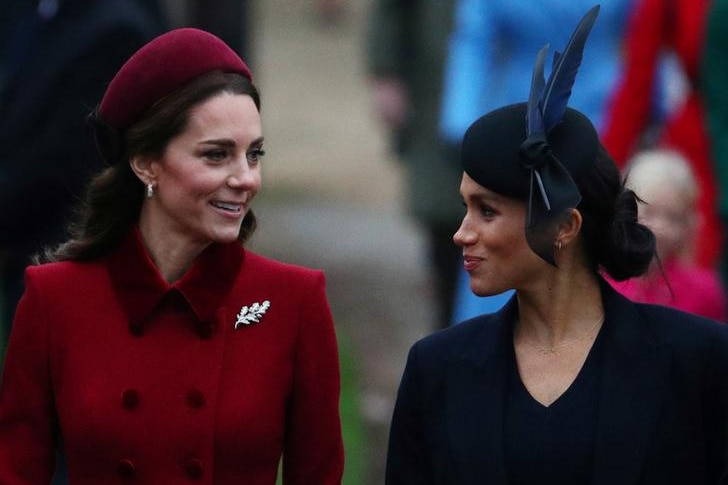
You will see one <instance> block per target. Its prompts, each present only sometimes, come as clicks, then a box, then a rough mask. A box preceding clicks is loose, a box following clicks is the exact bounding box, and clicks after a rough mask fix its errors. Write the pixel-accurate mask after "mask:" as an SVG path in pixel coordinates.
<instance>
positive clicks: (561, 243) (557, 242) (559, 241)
mask: <svg viewBox="0 0 728 485" xmlns="http://www.w3.org/2000/svg"><path fill="white" fill-rule="evenodd" d="M556 249H558V250H559V251H561V250H562V249H564V243H563V242H561V239H559V240H558V241H556Z"/></svg>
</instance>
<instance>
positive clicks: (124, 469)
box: [116, 458, 136, 480]
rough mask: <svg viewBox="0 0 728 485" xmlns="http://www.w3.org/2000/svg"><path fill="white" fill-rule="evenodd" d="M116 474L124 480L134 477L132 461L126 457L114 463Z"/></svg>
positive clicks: (134, 471)
mask: <svg viewBox="0 0 728 485" xmlns="http://www.w3.org/2000/svg"><path fill="white" fill-rule="evenodd" d="M116 474H117V475H119V476H120V477H121V478H123V479H124V480H129V479H131V478H134V475H136V467H135V466H134V462H132V461H131V460H129V459H126V458H124V459H123V460H119V463H117V464H116Z"/></svg>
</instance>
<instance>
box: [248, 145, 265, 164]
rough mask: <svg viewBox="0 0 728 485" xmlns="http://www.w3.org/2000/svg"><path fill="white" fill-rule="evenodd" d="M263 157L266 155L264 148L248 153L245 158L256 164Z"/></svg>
mask: <svg viewBox="0 0 728 485" xmlns="http://www.w3.org/2000/svg"><path fill="white" fill-rule="evenodd" d="M263 155H265V150H263V149H262V148H255V149H253V150H250V151H249V152H248V153H246V154H245V157H246V158H247V159H248V162H251V163H256V162H259V161H260V159H261V158H262V157H263Z"/></svg>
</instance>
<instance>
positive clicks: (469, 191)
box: [460, 173, 520, 204]
mask: <svg viewBox="0 0 728 485" xmlns="http://www.w3.org/2000/svg"><path fill="white" fill-rule="evenodd" d="M460 194H461V195H462V196H463V198H464V199H479V200H487V201H490V202H494V203H503V204H506V203H512V204H518V203H519V202H520V201H519V200H518V199H514V198H512V197H506V196H505V195H502V194H499V193H498V192H494V191H492V190H490V189H486V188H485V187H483V186H482V185H480V184H479V183H478V182H476V181H475V180H473V179H472V178H471V177H470V176H469V175H468V174H467V173H463V179H462V182H460Z"/></svg>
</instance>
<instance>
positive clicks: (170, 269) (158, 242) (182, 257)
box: [139, 212, 209, 283]
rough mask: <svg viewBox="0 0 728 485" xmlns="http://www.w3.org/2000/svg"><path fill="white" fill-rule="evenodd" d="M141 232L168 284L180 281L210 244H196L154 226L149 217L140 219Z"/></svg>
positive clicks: (153, 259)
mask: <svg viewBox="0 0 728 485" xmlns="http://www.w3.org/2000/svg"><path fill="white" fill-rule="evenodd" d="M139 232H140V233H141V236H142V241H143V243H144V246H145V247H146V249H147V251H148V252H149V256H150V257H151V259H152V261H153V262H154V265H155V266H156V267H157V269H158V270H159V273H160V274H161V275H162V278H164V280H165V281H166V282H167V283H174V282H175V281H177V280H179V279H180V278H181V277H182V276H183V275H184V274H185V273H186V272H187V270H188V269H189V268H190V266H192V263H193V262H194V261H195V259H196V258H197V257H198V256H199V255H200V253H202V251H203V250H204V249H205V248H206V247H207V246H208V245H209V243H204V244H203V243H195V242H192V241H189V240H185V239H183V238H180V237H178V235H177V234H176V233H174V232H173V231H170V230H168V229H167V228H166V227H162V226H161V225H158V224H153V223H152V222H151V221H150V220H149V217H145V216H144V212H142V216H141V217H140V219H139Z"/></svg>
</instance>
